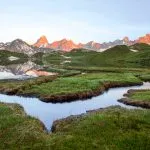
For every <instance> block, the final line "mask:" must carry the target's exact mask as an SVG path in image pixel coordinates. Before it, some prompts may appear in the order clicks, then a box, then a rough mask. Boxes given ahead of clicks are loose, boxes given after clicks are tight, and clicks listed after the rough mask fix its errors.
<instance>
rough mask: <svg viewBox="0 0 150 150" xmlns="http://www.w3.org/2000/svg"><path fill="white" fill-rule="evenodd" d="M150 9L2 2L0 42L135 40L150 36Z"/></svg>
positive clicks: (106, 0)
mask: <svg viewBox="0 0 150 150" xmlns="http://www.w3.org/2000/svg"><path fill="white" fill-rule="evenodd" d="M149 7H150V0H1V5H0V18H1V19H0V22H1V23H0V31H1V32H0V41H2V42H6V41H12V40H14V39H16V38H21V39H23V40H25V41H27V42H30V43H34V42H35V41H36V40H37V38H39V37H40V36H41V35H46V36H47V38H48V40H49V42H53V41H54V40H60V39H62V38H67V39H72V40H74V41H75V42H76V43H78V42H84V43H86V42H88V41H91V40H94V41H96V42H100V43H102V42H104V41H111V40H115V39H118V38H123V37H124V36H129V37H130V38H131V39H135V38H137V37H138V36H141V35H144V34H146V33H150V12H149Z"/></svg>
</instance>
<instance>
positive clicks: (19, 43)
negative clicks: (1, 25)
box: [0, 34, 150, 56]
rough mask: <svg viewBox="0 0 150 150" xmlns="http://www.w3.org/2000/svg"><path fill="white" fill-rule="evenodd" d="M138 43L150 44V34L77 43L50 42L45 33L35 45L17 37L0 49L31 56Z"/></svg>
mask: <svg viewBox="0 0 150 150" xmlns="http://www.w3.org/2000/svg"><path fill="white" fill-rule="evenodd" d="M136 43H145V44H150V34H146V35H145V36H142V37H139V38H138V39H137V40H134V41H131V40H130V39H129V38H128V37H124V38H123V39H121V40H120V39H117V40H115V41H113V42H104V43H97V42H94V41H90V42H88V43H85V44H83V43H79V44H76V43H74V42H73V41H72V40H67V39H62V40H60V41H54V42H52V43H49V42H48V40H47V38H46V36H44V35H43V36H41V37H40V38H39V39H38V40H37V42H36V43H35V44H33V45H29V44H27V43H26V42H25V41H23V40H21V39H16V40H14V41H12V42H7V43H2V42H1V43H0V50H8V51H12V52H19V53H25V54H27V55H29V56H31V55H34V54H35V53H37V52H44V53H48V52H52V51H64V52H69V51H71V50H73V49H88V50H92V51H98V52H102V51H105V50H107V49H109V48H112V47H114V46H116V45H127V46H131V45H134V44H136Z"/></svg>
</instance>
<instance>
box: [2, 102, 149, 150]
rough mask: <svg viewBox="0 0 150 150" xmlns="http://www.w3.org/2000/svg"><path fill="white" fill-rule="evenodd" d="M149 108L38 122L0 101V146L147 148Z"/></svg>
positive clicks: (56, 149)
mask: <svg viewBox="0 0 150 150" xmlns="http://www.w3.org/2000/svg"><path fill="white" fill-rule="evenodd" d="M149 116H150V111H149V110H147V111H146V110H127V109H123V108H120V107H112V108H107V109H103V110H97V111H96V112H92V113H89V114H86V115H82V116H75V117H69V118H67V119H63V120H60V121H56V122H55V123H54V128H53V129H54V132H53V133H50V134H47V133H46V132H45V131H44V130H43V126H42V124H41V123H40V122H39V121H38V120H36V119H34V118H32V117H29V116H26V114H25V113H24V112H23V109H22V108H21V107H20V106H18V105H15V104H13V105H12V104H1V103H0V149H14V150H15V149H20V150H22V149H32V150H37V149H44V150H49V149H53V150H66V149H67V150H72V149H78V150H80V149H81V150H83V149H87V150H91V149H97V150H99V149H103V150H108V149H110V150H124V149H126V150H139V149H140V150H149V149H150V134H148V133H150V128H149V127H150V117H149Z"/></svg>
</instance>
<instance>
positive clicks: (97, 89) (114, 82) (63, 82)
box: [0, 73, 142, 102]
mask: <svg viewBox="0 0 150 150" xmlns="http://www.w3.org/2000/svg"><path fill="white" fill-rule="evenodd" d="M42 79H43V78H42ZM37 80H38V78H37ZM35 81H36V80H35ZM37 83H38V82H35V83H34V82H33V81H30V82H25V83H24V84H23V85H21V86H20V84H19V85H15V84H16V83H12V84H11V83H2V84H0V91H1V92H5V93H7V94H16V95H24V96H36V97H39V98H40V99H41V100H43V101H45V102H64V101H73V100H77V99H86V98H90V97H92V96H96V95H99V94H100V93H102V92H103V91H104V90H107V89H108V88H111V87H120V86H130V85H138V84H141V83H142V82H141V80H140V79H138V78H137V77H135V76H134V75H133V74H131V73H91V74H90V73H89V74H82V75H77V76H72V77H60V78H57V79H55V80H53V79H51V78H50V80H45V79H44V81H43V80H42V82H39V83H38V84H37ZM17 84H18V83H17Z"/></svg>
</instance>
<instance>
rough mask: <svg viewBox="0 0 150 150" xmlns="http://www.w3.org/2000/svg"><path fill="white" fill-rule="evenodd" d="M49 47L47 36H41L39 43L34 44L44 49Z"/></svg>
mask: <svg viewBox="0 0 150 150" xmlns="http://www.w3.org/2000/svg"><path fill="white" fill-rule="evenodd" d="M48 45H49V43H48V40H47V38H46V36H45V35H43V36H41V37H40V38H39V39H38V40H37V42H36V43H35V44H34V46H35V47H39V48H40V47H43V48H47V47H48Z"/></svg>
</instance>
